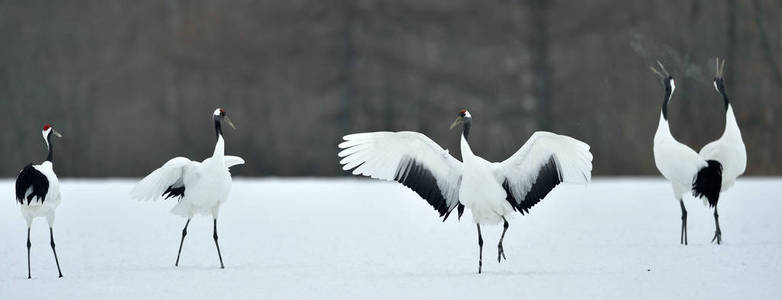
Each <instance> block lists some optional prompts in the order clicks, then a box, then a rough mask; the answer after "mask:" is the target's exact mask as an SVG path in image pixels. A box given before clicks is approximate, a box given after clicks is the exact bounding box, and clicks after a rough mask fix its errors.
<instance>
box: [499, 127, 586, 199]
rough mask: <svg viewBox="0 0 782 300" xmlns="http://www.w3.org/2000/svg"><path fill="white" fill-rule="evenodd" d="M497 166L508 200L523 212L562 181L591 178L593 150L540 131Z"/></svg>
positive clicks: (584, 180)
mask: <svg viewBox="0 0 782 300" xmlns="http://www.w3.org/2000/svg"><path fill="white" fill-rule="evenodd" d="M495 167H496V169H495V175H496V176H497V179H498V181H499V182H501V183H502V186H503V188H504V189H505V192H506V193H507V194H508V195H507V197H508V198H507V199H508V201H510V202H511V204H513V206H514V207H515V208H516V209H518V210H519V212H521V213H522V214H524V213H527V212H528V211H529V209H530V208H531V207H532V206H533V205H535V204H537V203H538V202H540V200H541V199H543V198H544V197H546V195H547V194H548V193H549V192H550V191H551V190H552V189H554V187H555V186H557V185H558V184H559V183H561V182H568V183H584V184H586V183H588V182H589V181H590V180H591V178H592V153H590V152H589V145H587V144H585V143H584V142H581V141H579V140H576V139H574V138H571V137H568V136H564V135H558V134H554V133H551V132H543V131H538V132H535V133H533V134H532V136H531V137H530V138H529V140H527V142H526V143H525V144H524V146H521V149H519V150H518V151H516V153H514V154H513V155H512V156H511V157H509V158H508V159H506V160H505V161H503V162H501V163H498V164H495Z"/></svg>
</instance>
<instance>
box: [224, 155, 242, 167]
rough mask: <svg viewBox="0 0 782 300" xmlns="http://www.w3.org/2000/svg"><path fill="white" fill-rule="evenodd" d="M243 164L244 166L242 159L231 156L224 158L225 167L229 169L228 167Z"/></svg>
mask: <svg viewBox="0 0 782 300" xmlns="http://www.w3.org/2000/svg"><path fill="white" fill-rule="evenodd" d="M243 164H244V159H242V158H241V157H238V156H233V155H226V156H225V167H226V168H230V167H233V166H235V165H243Z"/></svg>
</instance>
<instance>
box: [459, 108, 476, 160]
mask: <svg viewBox="0 0 782 300" xmlns="http://www.w3.org/2000/svg"><path fill="white" fill-rule="evenodd" d="M470 127H472V118H465V119H464V121H463V123H462V139H461V143H460V147H461V151H462V160H465V158H466V157H468V156H470V155H473V154H472V148H470V143H468V142H467V139H468V138H469V136H470Z"/></svg>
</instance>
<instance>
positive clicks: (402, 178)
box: [394, 157, 453, 221]
mask: <svg viewBox="0 0 782 300" xmlns="http://www.w3.org/2000/svg"><path fill="white" fill-rule="evenodd" d="M394 180H396V181H397V182H399V183H401V184H403V185H404V186H406V187H408V188H410V189H412V190H413V191H415V192H416V193H418V195H419V196H421V198H424V200H426V202H429V204H430V205H432V207H434V209H435V210H437V212H438V213H439V214H440V216H441V217H444V218H443V221H444V220H445V219H447V218H448V215H450V213H451V211H452V210H453V207H448V202H447V201H446V199H445V197H444V196H443V193H442V191H440V187H439V186H438V185H437V178H435V177H434V175H432V172H431V171H429V170H428V169H426V167H424V165H423V164H421V163H419V162H418V161H416V160H415V159H412V158H410V157H404V158H402V160H401V161H400V162H399V166H398V167H397V170H396V175H394Z"/></svg>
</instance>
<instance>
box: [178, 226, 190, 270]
mask: <svg viewBox="0 0 782 300" xmlns="http://www.w3.org/2000/svg"><path fill="white" fill-rule="evenodd" d="M187 225H190V219H187V223H185V229H182V240H181V241H180V242H179V252H177V254H176V263H175V264H174V266H175V267H178V266H179V255H180V254H182V244H184V243H185V236H186V235H187Z"/></svg>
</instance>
